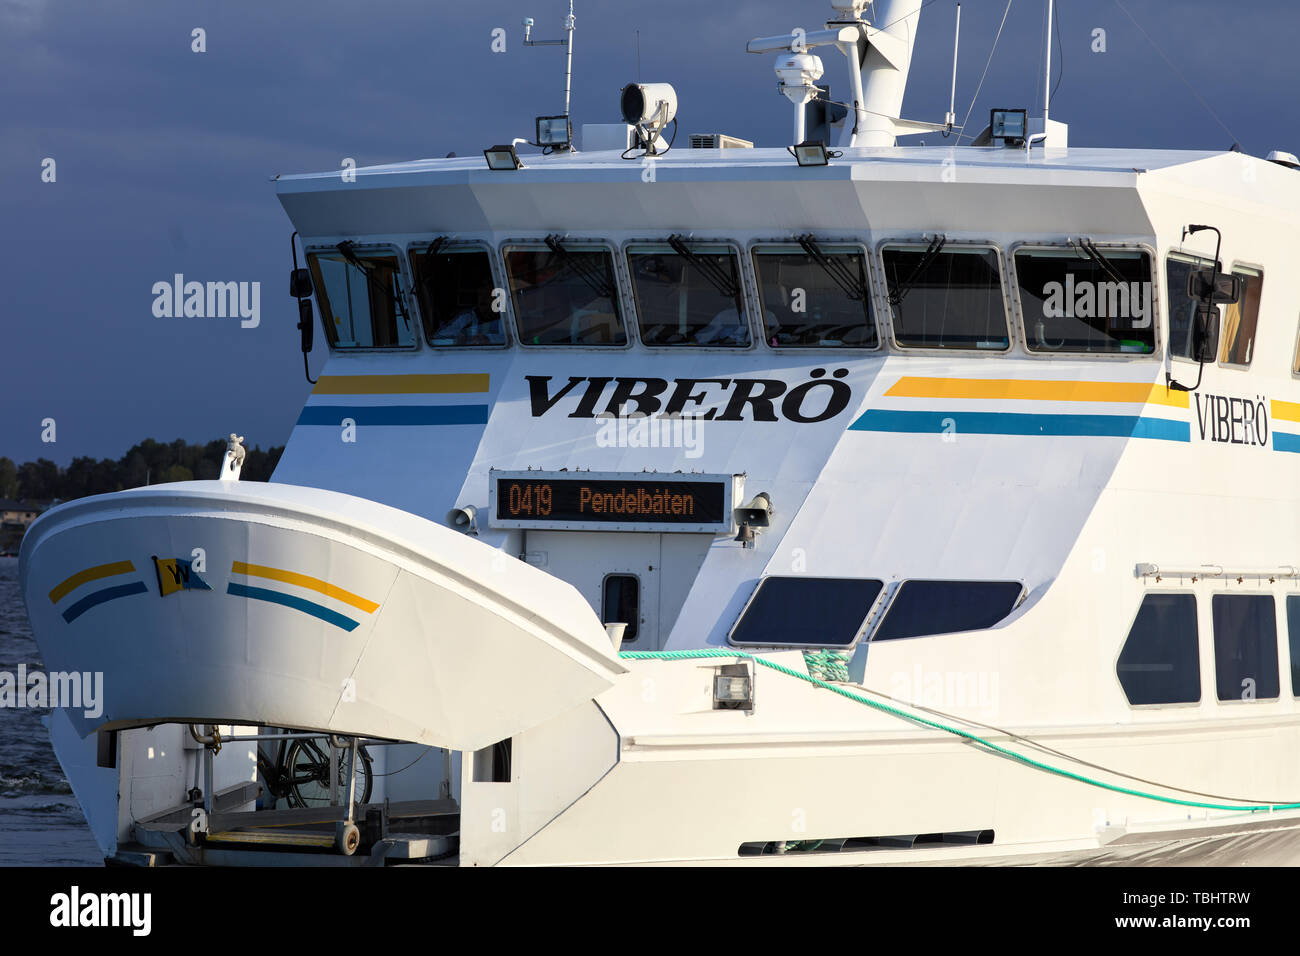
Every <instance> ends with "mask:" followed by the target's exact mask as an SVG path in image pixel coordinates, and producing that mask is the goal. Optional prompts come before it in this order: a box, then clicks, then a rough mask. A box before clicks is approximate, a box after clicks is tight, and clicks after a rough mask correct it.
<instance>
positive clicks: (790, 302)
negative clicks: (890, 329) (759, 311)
mask: <svg viewBox="0 0 1300 956" xmlns="http://www.w3.org/2000/svg"><path fill="white" fill-rule="evenodd" d="M815 251H817V252H819V253H820V254H821V255H820V258H816V257H814V256H812V255H810V254H809V253H807V252H801V251H790V252H776V251H764V250H758V251H756V252H755V253H754V272H755V273H756V274H757V276H758V290H759V294H760V296H761V297H762V300H763V324H764V336H765V337H766V339H767V344H768V345H771V346H773V347H774V348H799V347H803V348H838V347H846V348H866V349H873V348H875V347H876V323H875V320H874V319H873V318H872V316H871V293H870V290H869V287H868V285H867V270H866V262H865V260H864V257H863V255H862V253H860V252H844V251H838V252H837V251H835V250H833V249H825V250H822V249H816V250H815Z"/></svg>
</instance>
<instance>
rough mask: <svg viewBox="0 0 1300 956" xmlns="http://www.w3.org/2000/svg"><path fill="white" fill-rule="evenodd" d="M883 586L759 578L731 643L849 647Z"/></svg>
mask: <svg viewBox="0 0 1300 956" xmlns="http://www.w3.org/2000/svg"><path fill="white" fill-rule="evenodd" d="M883 587H884V584H883V583H882V582H880V581H876V580H872V579H868V578H813V577H808V576H806V575H799V576H798V577H766V578H763V579H762V580H761V581H759V582H758V587H757V588H756V589H755V591H754V595H753V597H751V598H750V599H749V604H747V605H746V606H745V609H744V610H743V611H742V612H741V614H740V620H738V621H737V622H736V625H735V627H733V628H732V629H731V643H732V644H761V645H764V646H769V647H770V646H776V647H848V646H850V645H851V644H853V643H854V642H855V641H856V640H857V639H858V635H859V634H861V633H862V631H863V629H864V628H865V627H866V626H867V618H868V616H869V615H870V614H871V609H872V607H874V606H875V603H876V598H878V597H879V596H880V591H881V589H882V588H883Z"/></svg>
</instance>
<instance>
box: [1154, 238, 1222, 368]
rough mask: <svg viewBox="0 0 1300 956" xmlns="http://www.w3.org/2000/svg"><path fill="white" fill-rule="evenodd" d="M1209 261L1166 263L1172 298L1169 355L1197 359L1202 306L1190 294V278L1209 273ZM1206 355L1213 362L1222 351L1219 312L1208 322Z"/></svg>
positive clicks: (1174, 261) (1215, 312)
mask: <svg viewBox="0 0 1300 956" xmlns="http://www.w3.org/2000/svg"><path fill="white" fill-rule="evenodd" d="M1213 265H1214V263H1213V262H1210V261H1209V260H1205V261H1196V262H1188V261H1185V260H1183V259H1174V258H1170V259H1169V260H1168V261H1167V262H1166V263H1165V285H1166V286H1167V287H1168V288H1167V290H1166V292H1167V294H1168V296H1169V354H1170V355H1177V356H1180V357H1182V358H1188V359H1195V358H1196V357H1197V356H1196V351H1195V348H1194V344H1195V341H1196V321H1195V318H1196V312H1197V308H1198V307H1199V306H1200V303H1199V302H1197V300H1196V299H1193V298H1192V297H1191V296H1189V295H1188V294H1187V277H1188V276H1189V275H1190V274H1191V272H1192V271H1193V270H1194V269H1208V268H1211V267H1213ZM1205 332H1206V339H1205V344H1204V347H1203V348H1204V353H1205V359H1206V361H1210V362H1212V361H1214V355H1215V352H1216V350H1217V349H1218V347H1219V309H1218V308H1217V307H1216V308H1213V309H1211V311H1210V314H1209V319H1208V320H1207V322H1206V328H1205Z"/></svg>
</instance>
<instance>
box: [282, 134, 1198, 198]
mask: <svg viewBox="0 0 1300 956" xmlns="http://www.w3.org/2000/svg"><path fill="white" fill-rule="evenodd" d="M840 152H842V155H841V156H838V157H836V158H835V159H833V160H832V161H831V163H830V165H829V166H826V167H819V168H815V169H809V168H800V167H799V166H798V165H797V164H796V163H795V161H794V159H793V158H792V157H791V155H790V154H789V152H787V151H786V150H785V149H768V148H756V149H686V148H682V147H679V148H677V149H673V150H670V151H669V152H667V153H665V154H664V155H662V156H659V157H656V158H655V161H654V162H655V167H656V175H660V174H662V173H666V174H668V175H670V176H684V177H686V178H689V179H693V180H701V179H710V178H714V177H716V178H718V179H723V180H735V179H743V178H755V179H763V180H771V179H774V178H777V179H784V178H791V179H793V178H796V177H807V176H809V175H819V176H823V177H827V178H832V179H845V178H847V179H874V178H906V179H912V178H923V177H927V176H931V175H934V172H935V170H936V169H938V170H943V169H945V168H956V169H960V170H963V171H964V172H965V173H967V174H974V175H977V176H978V177H979V178H981V179H988V180H992V181H1007V180H1011V181H1015V180H1020V179H1021V178H1022V177H1024V176H1025V175H1026V174H1029V175H1031V176H1039V175H1042V174H1043V173H1045V172H1054V173H1081V174H1107V173H1110V174H1115V173H1118V174H1126V175H1133V174H1139V173H1148V172H1155V171H1157V170H1161V169H1167V168H1170V167H1175V166H1185V165H1188V164H1190V163H1194V162H1197V161H1200V160H1204V159H1209V158H1211V157H1215V156H1221V155H1223V153H1222V151H1209V150H1173V149H1113V148H1107V149H1099V148H1093V147H1072V148H1068V149H1048V150H1044V149H1042V148H1037V149H1034V150H1033V151H1032V152H1026V151H1025V150H1023V149H1012V148H1006V147H978V146H960V147H953V146H896V147H890V148H865V147H864V148H844V149H842V150H841V151H840ZM520 159H521V160H522V161H523V163H524V168H523V169H521V170H516V171H514V172H513V173H512V172H509V171H507V172H500V171H495V170H490V169H488V168H487V166H486V163H485V161H484V159H483V155H482V154H481V153H478V154H472V155H467V156H455V157H448V158H445V159H417V160H410V161H406V162H400V163H389V164H385V165H379V166H366V167H361V168H358V169H356V170H355V173H356V182H355V183H345V182H344V180H343V177H342V176H341V175H340V171H339V170H329V171H326V172H319V173H301V174H293V175H282V176H279V177H277V182H278V191H280V192H282V193H283V192H311V191H315V190H316V189H320V188H330V187H331V186H334V185H337V186H345V185H355V186H361V187H362V188H364V187H365V186H381V187H383V186H387V185H390V184H391V180H387V177H401V178H402V179H403V185H422V184H428V185H435V184H450V183H463V182H466V181H479V180H486V181H497V182H499V181H500V177H502V176H507V175H512V176H517V177H519V179H518V180H515V181H516V182H518V181H531V180H533V179H534V178H536V177H545V178H546V179H547V180H549V181H563V182H573V181H575V180H579V179H585V180H591V181H594V182H610V181H624V180H633V179H638V178H641V176H642V170H643V160H642V159H641V158H640V157H639V156H634V157H633V158H632V159H629V160H623V159H621V158H620V155H619V153H618V152H616V151H603V152H592V153H585V152H575V153H567V154H552V155H550V156H542V155H539V154H536V153H530V152H528V151H527V150H526V149H525V151H524V152H522V153H521V154H520Z"/></svg>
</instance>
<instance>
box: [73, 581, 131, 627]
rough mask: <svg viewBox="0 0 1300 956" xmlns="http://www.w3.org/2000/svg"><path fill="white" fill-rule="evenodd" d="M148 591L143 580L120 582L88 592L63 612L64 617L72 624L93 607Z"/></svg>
mask: <svg viewBox="0 0 1300 956" xmlns="http://www.w3.org/2000/svg"><path fill="white" fill-rule="evenodd" d="M148 591H149V589H148V588H147V587H145V586H144V583H143V582H142V581H132V582H131V583H130V584H118V585H115V586H113V587H111V588H104V589H103V590H102V591H95V592H93V593H91V594H87V595H86V596H85V597H84V598H82V599H81V600H80V601H78V602H77V603H76V604H73V605H71V606H70V607H68V609H67V610H65V611H64V612H63V619H64V620H65V621H67V622H68V623H69V624H71V623H72V622H73V621H75V620H76V619H77V618H79V617H81V615H83V614H85V613H86V612H87V611H89V610H90V609H91V608H92V607H96V606H98V605H100V604H104V603H105V602H107V601H116V600H117V599H118V598H124V597H130V596H131V595H132V594H146V593H148Z"/></svg>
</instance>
